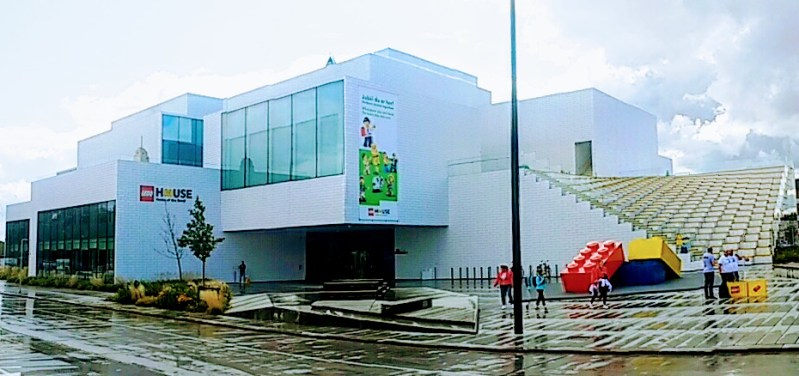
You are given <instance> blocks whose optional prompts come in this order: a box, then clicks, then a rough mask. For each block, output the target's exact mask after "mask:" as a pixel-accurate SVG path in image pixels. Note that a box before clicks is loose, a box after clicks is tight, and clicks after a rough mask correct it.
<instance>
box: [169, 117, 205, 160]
mask: <svg viewBox="0 0 799 376" xmlns="http://www.w3.org/2000/svg"><path fill="white" fill-rule="evenodd" d="M161 124H162V127H161V139H162V141H161V163H164V164H176V165H181V166H196V167H202V165H203V152H202V151H203V121H202V120H199V119H191V118H187V117H182V116H174V115H162V118H161Z"/></svg>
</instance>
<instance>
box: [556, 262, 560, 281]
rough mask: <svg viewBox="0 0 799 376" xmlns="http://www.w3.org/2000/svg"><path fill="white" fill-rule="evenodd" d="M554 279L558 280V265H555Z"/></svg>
mask: <svg viewBox="0 0 799 376" xmlns="http://www.w3.org/2000/svg"><path fill="white" fill-rule="evenodd" d="M555 278H560V273H558V264H555Z"/></svg>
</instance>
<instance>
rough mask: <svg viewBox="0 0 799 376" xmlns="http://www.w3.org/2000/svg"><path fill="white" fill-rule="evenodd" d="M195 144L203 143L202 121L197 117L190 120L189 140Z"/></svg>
mask: <svg viewBox="0 0 799 376" xmlns="http://www.w3.org/2000/svg"><path fill="white" fill-rule="evenodd" d="M190 142H191V143H192V144H195V145H200V146H202V145H203V121H202V120H198V119H192V120H191V141H190Z"/></svg>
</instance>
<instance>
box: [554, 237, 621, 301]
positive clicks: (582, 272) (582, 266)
mask: <svg viewBox="0 0 799 376" xmlns="http://www.w3.org/2000/svg"><path fill="white" fill-rule="evenodd" d="M622 263H624V250H623V249H622V245H621V242H618V241H615V240H608V241H605V242H603V243H599V242H589V243H588V244H586V245H585V248H583V249H582V250H580V253H579V254H578V255H577V256H574V259H573V260H572V262H570V263H569V264H568V265H567V266H566V269H565V270H563V271H562V272H560V278H561V281H562V283H563V289H564V290H565V291H567V292H577V293H584V292H588V286H589V285H590V284H591V282H593V281H596V280H597V278H599V277H600V276H602V274H607V275H608V278H610V277H612V276H613V273H616V270H618V269H619V267H620V266H621V264H622Z"/></svg>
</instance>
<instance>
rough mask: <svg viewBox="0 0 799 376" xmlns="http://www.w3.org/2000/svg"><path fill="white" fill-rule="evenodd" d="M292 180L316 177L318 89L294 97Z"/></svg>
mask: <svg viewBox="0 0 799 376" xmlns="http://www.w3.org/2000/svg"><path fill="white" fill-rule="evenodd" d="M292 120H293V121H292V136H293V137H292V151H293V160H292V162H293V165H292V170H291V179H292V180H303V179H310V178H314V177H316V89H311V90H306V91H303V92H300V93H297V94H294V95H293V96H292Z"/></svg>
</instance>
